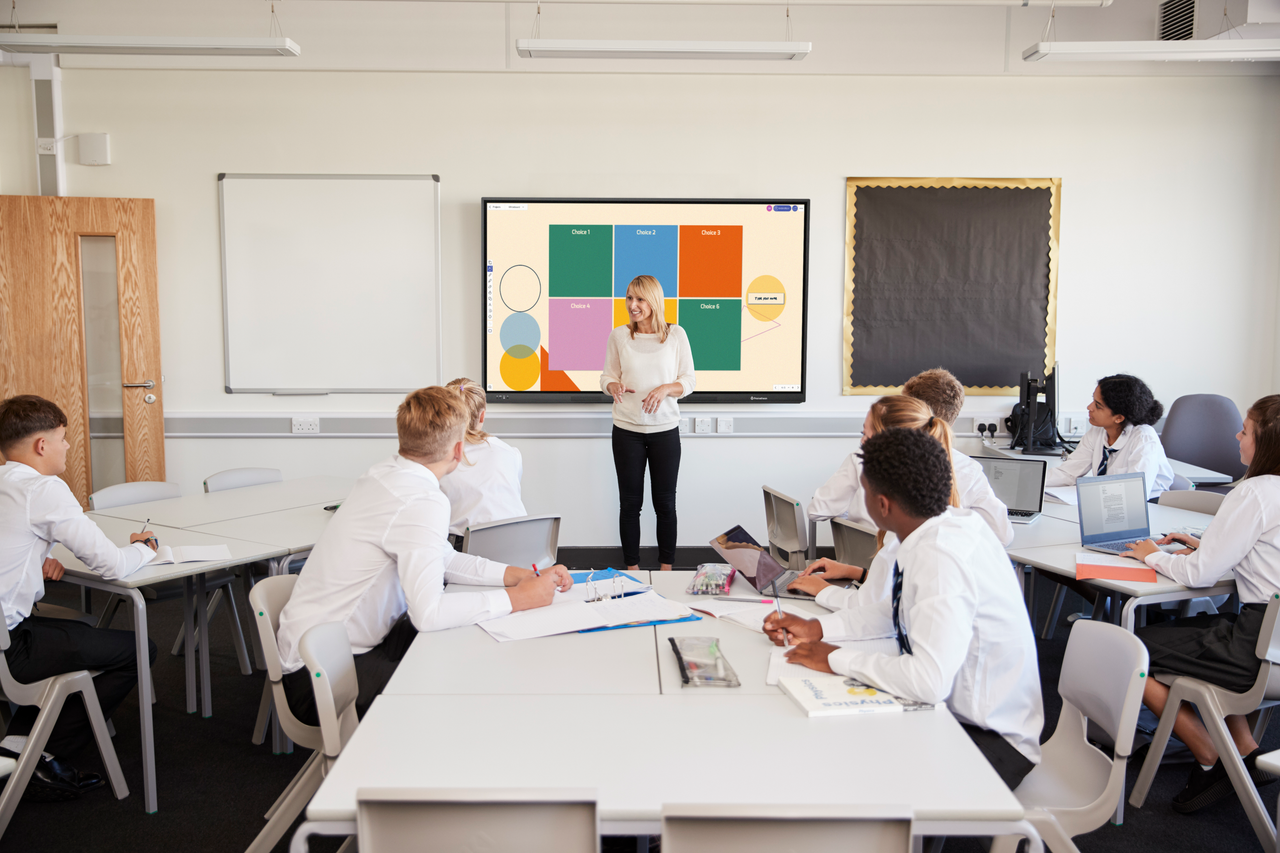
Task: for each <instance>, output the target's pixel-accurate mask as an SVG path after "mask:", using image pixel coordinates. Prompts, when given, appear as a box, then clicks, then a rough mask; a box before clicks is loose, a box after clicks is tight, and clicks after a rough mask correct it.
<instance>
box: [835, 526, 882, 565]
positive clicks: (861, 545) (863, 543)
mask: <svg viewBox="0 0 1280 853" xmlns="http://www.w3.org/2000/svg"><path fill="white" fill-rule="evenodd" d="M831 541H832V543H834V544H835V546H836V562H837V563H844V564H845V565H848V566H862V567H863V568H864V569H865V568H867V567H869V566H870V565H871V560H872V559H873V558H874V557H875V555H876V535H875V534H874V533H868V532H867V531H865V530H862V529H860V528H859V527H857V526H856V525H855V524H854V523H853V522H851V521H848V520H846V519H843V518H833V519H831Z"/></svg>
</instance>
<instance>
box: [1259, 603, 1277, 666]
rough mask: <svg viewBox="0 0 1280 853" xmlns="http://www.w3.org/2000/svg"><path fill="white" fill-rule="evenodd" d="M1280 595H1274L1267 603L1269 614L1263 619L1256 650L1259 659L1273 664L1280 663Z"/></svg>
mask: <svg viewBox="0 0 1280 853" xmlns="http://www.w3.org/2000/svg"><path fill="white" fill-rule="evenodd" d="M1277 616H1280V593H1272V594H1271V600H1270V601H1268V602H1267V612H1266V613H1265V614H1264V615H1263V617H1262V630H1261V631H1259V632H1258V645H1257V647H1256V648H1255V649H1254V651H1255V652H1256V653H1257V655H1258V657H1259V658H1261V659H1262V660H1264V661H1270V662H1271V663H1280V630H1277V628H1278V627H1280V624H1278V623H1280V620H1277V618H1276V617H1277Z"/></svg>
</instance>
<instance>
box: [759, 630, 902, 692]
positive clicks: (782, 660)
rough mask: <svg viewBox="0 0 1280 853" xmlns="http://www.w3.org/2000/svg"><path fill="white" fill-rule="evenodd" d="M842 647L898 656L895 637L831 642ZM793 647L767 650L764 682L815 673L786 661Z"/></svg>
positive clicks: (805, 667)
mask: <svg viewBox="0 0 1280 853" xmlns="http://www.w3.org/2000/svg"><path fill="white" fill-rule="evenodd" d="M832 645H835V646H839V647H840V648H842V649H857V650H858V651H860V652H867V653H868V654H878V655H891V656H893V657H897V656H898V640H897V638H895V637H885V638H883V639H876V640H846V641H845V642H842V643H832ZM793 648H795V647H794V646H774V647H773V650H772V651H770V652H769V671H768V672H767V673H766V674H765V677H764V683H765V684H777V683H778V679H779V678H804V677H807V676H811V675H814V674H815V670H812V669H809V667H807V666H801V665H800V664H798V663H787V652H789V651H791V649H793Z"/></svg>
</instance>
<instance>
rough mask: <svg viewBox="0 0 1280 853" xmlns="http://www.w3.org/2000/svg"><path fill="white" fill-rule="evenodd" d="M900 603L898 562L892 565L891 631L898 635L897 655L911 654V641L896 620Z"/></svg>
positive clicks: (900, 577)
mask: <svg viewBox="0 0 1280 853" xmlns="http://www.w3.org/2000/svg"><path fill="white" fill-rule="evenodd" d="M901 603H902V570H901V569H899V568H898V562H897V561H896V560H895V561H894V563H893V630H894V631H896V632H897V633H898V654H902V655H909V654H911V641H910V640H909V639H907V632H906V631H903V630H902V622H901V621H900V620H899V618H898V608H899V606H900V605H901Z"/></svg>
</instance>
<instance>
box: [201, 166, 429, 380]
mask: <svg viewBox="0 0 1280 853" xmlns="http://www.w3.org/2000/svg"><path fill="white" fill-rule="evenodd" d="M218 199H219V206H220V209H221V214H222V294H223V340H224V348H225V361H226V392H227V393H228V394H239V393H249V394H339V393H343V394H377V393H403V392H406V391H411V390H413V389H415V388H421V387H422V386H424V385H431V384H435V383H439V382H440V381H441V376H440V365H441V360H442V359H441V348H442V336H441V316H440V315H441V310H440V227H439V222H440V178H439V176H437V175H233V174H222V175H219V176H218Z"/></svg>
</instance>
